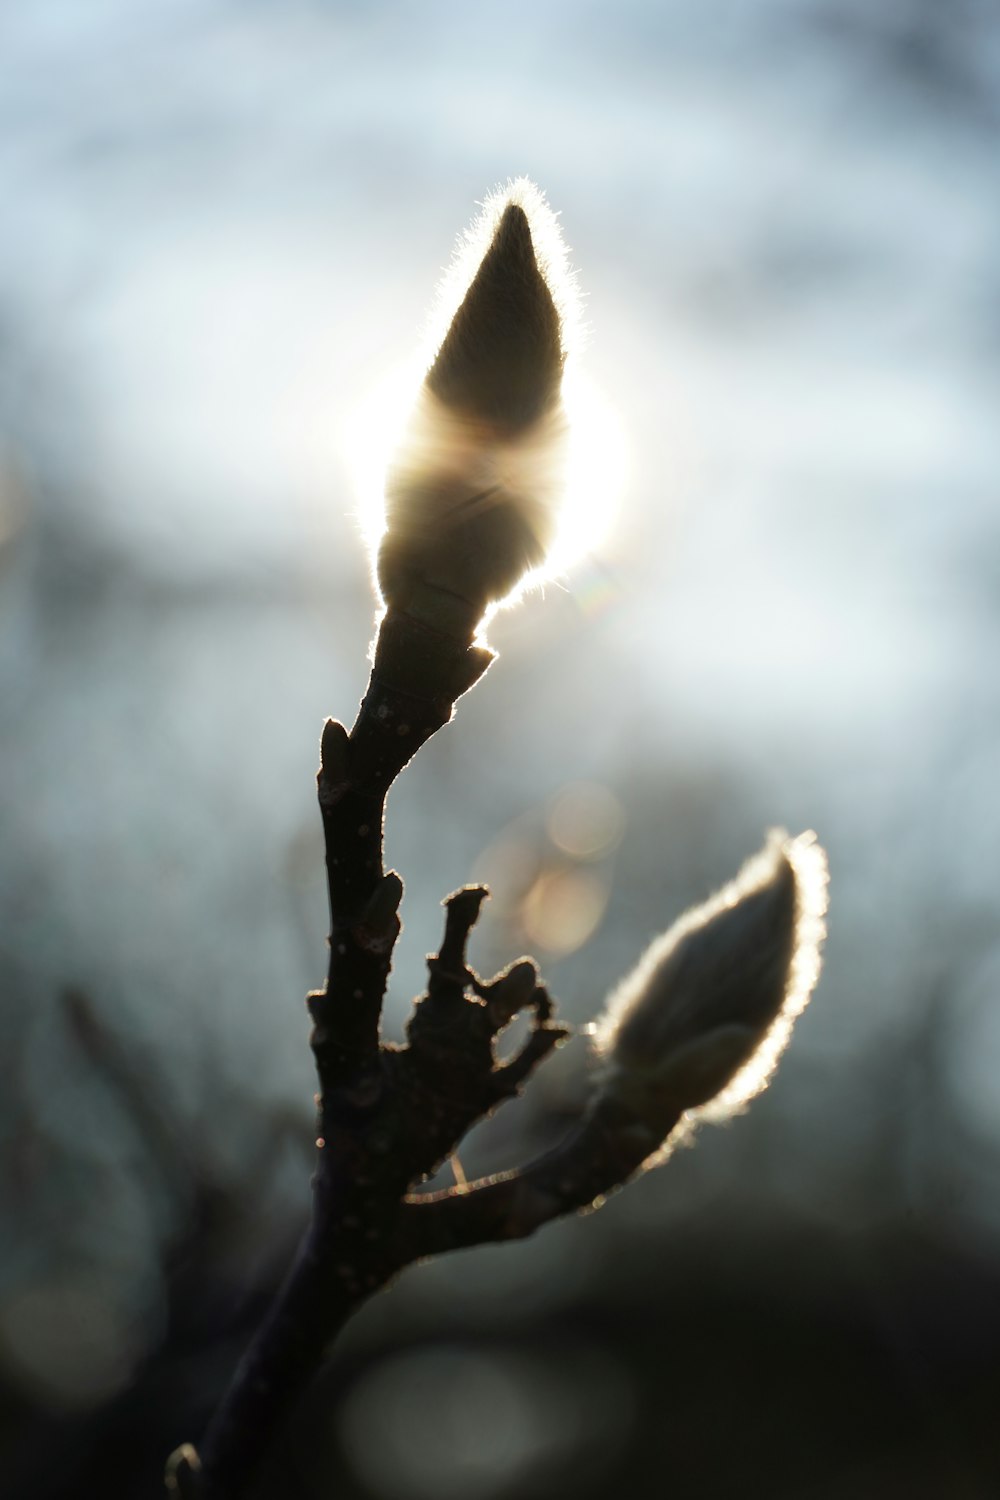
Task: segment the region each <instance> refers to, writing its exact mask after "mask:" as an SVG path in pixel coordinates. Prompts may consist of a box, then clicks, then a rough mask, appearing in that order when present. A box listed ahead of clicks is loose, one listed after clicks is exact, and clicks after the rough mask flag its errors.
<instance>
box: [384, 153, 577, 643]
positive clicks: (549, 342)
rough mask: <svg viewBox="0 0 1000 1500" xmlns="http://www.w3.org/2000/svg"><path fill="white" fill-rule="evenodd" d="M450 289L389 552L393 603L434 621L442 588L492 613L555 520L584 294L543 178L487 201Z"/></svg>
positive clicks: (410, 431) (396, 466) (388, 595)
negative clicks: (570, 364)
mask: <svg viewBox="0 0 1000 1500" xmlns="http://www.w3.org/2000/svg"><path fill="white" fill-rule="evenodd" d="M460 282H461V296H460V300H459V301H458V304H457V307H456V306H455V305H454V298H455V293H456V288H457V287H458V285H459V283H460ZM442 301H443V302H444V303H445V304H448V308H449V314H450V317H449V320H448V322H447V324H446V326H445V329H444V332H443V336H442V337H441V338H440V339H439V341H438V344H437V348H436V352H435V354H434V357H433V359H432V361H431V364H430V367H429V369H428V371H427V373H426V375H425V377H424V381H423V384H422V386H421V388H420V391H419V393H418V395H417V399H416V403H415V406H414V409H413V412H412V414H411V417H410V420H409V422H408V424H407V426H406V427H405V429H404V431H403V434H402V437H401V439H400V441H399V443H398V445H397V448H396V451H395V453H394V455H393V457H392V459H391V461H390V464H389V469H388V473H387V477H386V488H385V520H386V529H385V533H384V535H383V537H382V540H381V544H380V547H379V552H378V564H377V572H378V583H379V588H380V590H381V593H382V597H383V599H384V601H385V603H386V604H387V605H388V606H389V607H390V608H397V609H402V610H405V611H409V612H411V613H414V614H418V615H425V616H427V615H430V617H432V622H433V616H434V614H435V610H436V608H438V606H437V605H436V602H435V595H445V596H452V597H453V598H455V599H458V600H461V601H464V603H465V604H466V605H467V606H468V607H469V611H470V612H471V614H472V615H473V617H474V618H475V619H479V618H481V617H482V615H483V614H484V613H485V612H486V611H487V609H488V608H489V607H490V606H491V605H493V604H495V603H497V602H498V601H500V600H502V599H504V598H505V597H506V596H507V595H509V594H510V593H511V592H512V591H513V590H515V589H516V588H517V586H518V584H519V583H520V582H521V581H522V580H523V578H524V576H525V574H527V573H529V572H530V571H531V570H533V569H535V568H537V567H538V566H539V565H540V564H541V563H542V562H543V560H544V557H545V554H546V551H547V549H548V547H549V545H550V543H551V541H552V538H553V535H554V532H555V526H556V519H557V512H558V507H559V502H560V500H561V498H562V494H561V491H562V482H563V470H564V465H565V447H566V419H565V412H564V408H563V404H562V397H561V389H562V378H563V370H564V367H565V362H566V357H567V353H568V347H569V342H570V341H571V335H572V333H573V330H574V328H575V321H576V319H575V295H574V290H573V281H572V277H571V275H570V273H569V272H568V269H567V266H566V251H565V247H564V246H563V244H562V240H561V237H560V234H559V230H558V226H557V223H556V219H555V215H554V214H553V213H552V211H551V210H550V209H549V208H548V205H547V204H546V202H545V199H544V197H543V196H542V194H541V193H540V192H539V191H538V189H537V188H535V187H534V186H533V185H532V184H531V183H529V182H527V181H526V180H525V179H518V181H517V182H514V183H512V184H510V185H509V186H508V187H507V188H506V189H504V190H501V191H500V192H498V193H496V194H494V195H493V196H492V197H491V198H490V199H488V200H487V202H486V204H485V205H484V210H483V213H482V214H481V216H480V218H479V219H478V220H477V221H476V224H475V225H474V226H473V228H472V229H471V230H470V231H469V232H468V233H467V234H466V236H465V239H464V242H463V244H462V245H461V246H460V250H459V253H458V255H457V256H456V260H455V265H454V267H453V269H452V271H451V272H450V273H449V274H448V276H447V277H446V279H445V283H444V290H443V292H442Z"/></svg>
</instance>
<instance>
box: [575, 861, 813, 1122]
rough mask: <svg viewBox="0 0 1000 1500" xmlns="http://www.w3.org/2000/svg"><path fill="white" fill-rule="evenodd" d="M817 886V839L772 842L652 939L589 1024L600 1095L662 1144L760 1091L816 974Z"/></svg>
mask: <svg viewBox="0 0 1000 1500" xmlns="http://www.w3.org/2000/svg"><path fill="white" fill-rule="evenodd" d="M826 885H827V865H826V855H825V854H824V852H823V850H822V848H821V847H820V845H819V844H818V843H817V842H816V840H815V836H814V835H813V834H802V835H801V836H800V837H798V838H796V839H788V838H787V837H786V836H785V835H784V834H781V833H775V834H772V835H771V838H770V839H769V841H768V843H767V845H766V846H765V848H764V849H763V850H762V851H761V852H760V853H759V854H758V855H757V856H756V857H755V858H754V859H752V860H750V861H749V862H748V863H747V864H746V865H745V866H744V868H743V869H742V870H741V871H740V874H739V875H738V876H737V878H736V879H735V880H734V881H732V882H731V883H730V884H729V885H727V886H725V887H724V888H723V890H721V891H719V892H718V894H717V895H715V896H714V897H712V898H711V900H709V901H707V902H705V904H704V905H702V906H699V907H695V908H694V909H693V910H691V911H689V912H687V913H686V914H685V915H684V916H683V917H681V918H680V920H679V921H677V922H675V924H674V925H673V927H671V928H670V929H669V931H668V932H666V933H664V934H663V935H662V936H661V937H659V938H657V939H656V940H655V941H654V942H653V943H652V944H651V946H650V947H649V948H648V949H647V951H646V953H645V954H644V956H643V957H642V959H641V960H640V961H639V964H638V965H637V967H636V968H635V970H634V971H633V972H632V974H630V975H629V977H628V978H627V979H626V980H624V981H623V983H622V984H621V985H620V986H619V988H618V990H617V991H616V993H615V994H614V995H613V996H612V998H611V1000H610V1001H609V1003H608V1007H607V1010H606V1012H605V1014H604V1017H603V1018H602V1020H601V1022H600V1023H599V1025H598V1028H597V1041H598V1047H599V1050H600V1053H601V1056H602V1058H603V1061H604V1078H603V1094H604V1096H605V1097H606V1098H608V1099H609V1100H613V1101H614V1102H615V1103H617V1104H619V1105H621V1106H622V1107H624V1108H625V1109H626V1110H627V1111H628V1112H629V1113H630V1114H632V1115H633V1116H634V1117H635V1118H636V1119H637V1120H638V1121H640V1122H641V1123H642V1125H643V1126H644V1127H645V1128H646V1129H647V1130H648V1131H649V1133H650V1134H651V1135H653V1136H657V1137H658V1138H659V1140H660V1141H662V1139H663V1136H664V1135H665V1134H666V1133H667V1132H669V1131H670V1129H672V1127H673V1125H674V1123H675V1122H676V1120H677V1118H678V1116H679V1115H680V1114H683V1113H686V1112H689V1111H692V1110H696V1111H698V1112H699V1114H702V1113H709V1112H710V1113H711V1114H712V1115H713V1116H716V1117H719V1116H723V1115H725V1114H728V1113H731V1112H732V1111H733V1110H734V1109H735V1108H738V1107H739V1106H740V1105H741V1104H744V1103H746V1102H747V1101H748V1100H749V1099H751V1098H752V1097H753V1096H754V1095H755V1094H757V1093H759V1092H760V1091H761V1089H763V1088H765V1087H766V1086H767V1084H768V1082H769V1080H770V1078H771V1075H772V1073H773V1072H774V1069H775V1067H776V1065H777V1061H778V1058H779V1056H780V1055H781V1052H782V1051H783V1049H784V1047H785V1045H786V1044H787V1042H788V1038H789V1036H790V1034H791V1029H792V1025H793V1023H794V1021H795V1018H796V1016H798V1015H799V1013H800V1012H801V1011H802V1010H803V1008H804V1007H805V1005H806V1004H807V1002H808V1000H809V997H810V995H811V994H812V991H813V989H814V987H815V984H816V980H817V978H818V977H819V967H820V962H819V952H820V945H821V942H822V939H823V935H824V930H825V929H824V924H823V916H824V913H825V911H826ZM709 1106H710V1110H709V1108H708V1107H709Z"/></svg>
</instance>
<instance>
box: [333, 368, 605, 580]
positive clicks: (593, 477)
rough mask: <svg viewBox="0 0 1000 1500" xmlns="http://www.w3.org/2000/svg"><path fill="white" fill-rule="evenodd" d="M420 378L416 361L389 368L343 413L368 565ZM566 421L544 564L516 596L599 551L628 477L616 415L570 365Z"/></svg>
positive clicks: (345, 447)
mask: <svg viewBox="0 0 1000 1500" xmlns="http://www.w3.org/2000/svg"><path fill="white" fill-rule="evenodd" d="M423 375H424V367H423V365H422V363H421V362H420V361H419V360H415V359H410V360H407V361H405V362H401V363H400V364H398V365H396V366H394V367H393V368H392V369H391V370H390V371H389V372H388V373H387V374H386V375H385V376H384V377H383V378H382V379H381V380H380V381H378V383H377V384H376V385H375V386H374V387H372V389H371V390H370V391H368V392H367V394H366V395H365V396H364V397H362V399H361V400H360V401H358V402H357V404H356V405H355V407H354V409H353V410H352V411H351V412H350V414H349V415H348V418H347V420H346V422H345V424H344V427H343V430H342V433H341V447H342V450H343V452H344V455H345V459H346V462H347V466H348V470H349V473H350V478H351V485H352V489H353V500H354V504H353V510H354V513H355V515H356V517H357V520H358V524H359V526H360V529H361V532H362V535H363V537H364V540H365V543H366V545H367V547H368V551H369V555H370V556H371V558H372V560H373V563H374V558H375V555H376V553H377V551H378V544H379V541H380V539H381V536H382V533H383V531H384V529H385V477H386V471H387V469H388V466H389V461H390V459H391V457H392V455H393V453H394V452H395V450H396V447H397V444H398V441H399V438H400V436H401V434H402V432H403V429H404V427H405V425H406V421H407V418H408V417H409V415H410V412H411V411H412V409H413V403H414V400H415V398H416V394H417V392H418V390H419V388H420V383H421V380H422V378H423ZM563 403H564V406H565V408H566V413H567V416H568V419H569V441H568V445H567V454H566V468H565V484H564V494H563V496H562V499H561V501H560V503H559V509H558V521H557V528H556V534H555V537H554V539H553V542H552V545H551V547H550V548H549V551H548V555H547V557H546V559H545V562H544V563H543V564H542V565H541V566H540V567H538V568H535V569H534V570H533V571H532V572H531V573H530V574H528V576H527V577H526V578H525V579H524V581H523V583H522V584H521V585H520V587H519V588H518V589H517V590H516V591H515V597H518V596H520V594H521V593H523V592H524V591H525V590H526V589H528V588H530V587H531V586H532V585H534V584H540V583H544V582H546V581H547V580H549V579H552V578H557V577H562V576H563V575H565V574H566V573H568V572H569V571H570V570H571V569H572V567H573V564H574V563H576V562H579V561H580V560H581V559H582V558H584V557H586V556H588V555H590V554H592V553H594V552H595V551H597V550H598V548H599V547H600V545H601V543H602V542H603V541H604V540H605V538H606V537H607V535H608V533H609V532H610V530H611V528H612V525H613V523H614V520H615V517H616V515H617V512H618V508H619V505H620V503H621V497H622V494H623V492H624V488H625V484H626V480H627V467H628V452H627V445H626V442H625V433H624V429H623V427H622V423H621V421H620V419H619V417H618V414H617V412H616V411H615V410H614V408H613V407H612V405H611V404H610V403H609V402H608V401H607V400H606V399H605V397H604V396H603V395H602V393H601V392H600V391H599V390H598V389H597V387H596V386H595V385H594V384H593V382H592V381H590V380H589V379H588V378H587V376H586V375H584V374H583V373H582V372H581V371H580V370H578V369H577V368H576V367H575V366H574V365H573V364H572V363H571V364H570V366H569V367H568V369H567V371H566V374H565V376H564V378H563Z"/></svg>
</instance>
